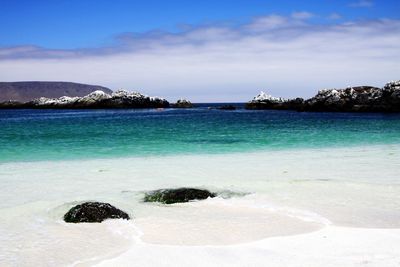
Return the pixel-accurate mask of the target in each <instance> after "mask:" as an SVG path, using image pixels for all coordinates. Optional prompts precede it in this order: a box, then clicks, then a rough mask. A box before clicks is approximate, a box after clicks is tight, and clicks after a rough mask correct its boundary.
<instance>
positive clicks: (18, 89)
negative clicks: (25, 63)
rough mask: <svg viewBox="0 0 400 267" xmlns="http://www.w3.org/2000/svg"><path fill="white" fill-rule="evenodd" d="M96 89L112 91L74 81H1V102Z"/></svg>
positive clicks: (70, 94) (82, 92) (79, 94)
mask: <svg viewBox="0 0 400 267" xmlns="http://www.w3.org/2000/svg"><path fill="white" fill-rule="evenodd" d="M96 90H101V91H103V92H105V93H107V94H111V93H112V91H111V90H110V89H108V88H106V87H102V86H98V85H89V84H81V83H72V82H36V81H35V82H0V102H4V101H8V100H14V101H18V102H28V101H31V100H32V99H35V98H39V97H42V96H44V97H48V98H58V97H61V96H71V97H73V96H80V97H82V96H85V95H88V94H90V93H91V92H93V91H96Z"/></svg>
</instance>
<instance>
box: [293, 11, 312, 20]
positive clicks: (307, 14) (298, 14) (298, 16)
mask: <svg viewBox="0 0 400 267" xmlns="http://www.w3.org/2000/svg"><path fill="white" fill-rule="evenodd" d="M312 17H314V14H312V13H310V12H306V11H302V12H294V13H292V18H294V19H310V18H312Z"/></svg>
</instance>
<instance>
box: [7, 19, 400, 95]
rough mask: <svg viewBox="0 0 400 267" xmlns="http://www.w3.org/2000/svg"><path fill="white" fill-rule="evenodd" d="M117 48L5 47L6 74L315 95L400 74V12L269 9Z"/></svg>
mask: <svg viewBox="0 0 400 267" xmlns="http://www.w3.org/2000/svg"><path fill="white" fill-rule="evenodd" d="M118 40H119V41H118V42H119V43H118V44H116V45H115V46H113V47H104V48H97V49H81V50H61V51H60V50H48V49H42V48H38V47H14V48H4V49H0V80H3V81H15V80H64V81H77V82H85V83H93V84H100V85H105V86H109V87H111V88H113V89H117V88H119V87H124V88H127V89H138V90H141V91H142V92H143V93H146V94H151V95H159V96H164V97H167V98H168V99H170V100H175V99H176V98H178V97H181V96H183V97H188V98H189V99H191V100H193V101H246V100H250V99H251V98H252V97H253V96H254V95H255V94H257V93H258V91H259V90H267V91H268V92H270V93H272V94H273V95H276V96H283V97H294V96H311V95H313V94H315V93H316V91H317V90H318V89H321V88H326V87H345V86H347V85H349V84H352V85H361V84H371V85H376V86H381V85H383V84H384V83H385V82H386V81H388V80H392V79H399V78H400V77H399V76H398V75H399V73H400V45H399V44H400V21H399V20H375V21H359V22H346V23H341V24H328V25H327V24H318V25H317V24H312V23H307V22H305V21H303V20H300V21H299V20H298V19H293V18H291V17H282V16H277V15H273V16H266V17H259V18H256V19H254V20H253V21H252V22H250V23H247V24H245V25H241V26H216V25H214V26H202V27H192V28H190V29H188V30H186V31H184V32H181V33H175V34H173V33H167V32H150V33H145V34H129V33H128V34H124V35H123V36H120V37H119V38H118Z"/></svg>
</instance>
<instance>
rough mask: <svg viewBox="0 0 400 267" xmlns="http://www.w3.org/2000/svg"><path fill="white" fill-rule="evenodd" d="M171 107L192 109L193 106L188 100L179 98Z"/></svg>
mask: <svg viewBox="0 0 400 267" xmlns="http://www.w3.org/2000/svg"><path fill="white" fill-rule="evenodd" d="M172 107H173V108H193V104H192V102H190V101H189V100H186V99H183V98H181V99H179V100H178V101H176V103H175V104H173V105H172Z"/></svg>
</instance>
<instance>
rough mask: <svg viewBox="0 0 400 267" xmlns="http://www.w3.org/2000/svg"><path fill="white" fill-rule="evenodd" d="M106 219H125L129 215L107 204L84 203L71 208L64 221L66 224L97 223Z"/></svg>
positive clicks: (127, 218)
mask: <svg viewBox="0 0 400 267" xmlns="http://www.w3.org/2000/svg"><path fill="white" fill-rule="evenodd" d="M106 219H126V220H129V219H130V218H129V215H128V214H127V213H125V212H123V211H122V210H119V209H117V208H115V207H113V206H111V205H110V204H108V203H101V202H85V203H82V204H79V205H77V206H75V207H73V208H71V209H70V210H69V211H68V212H67V213H66V214H65V215H64V221H66V222H68V223H83V222H88V223H95V222H97V223H99V222H102V221H104V220H106Z"/></svg>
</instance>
